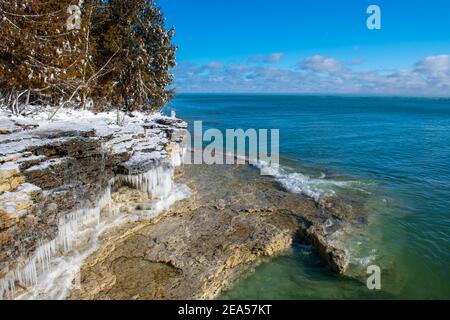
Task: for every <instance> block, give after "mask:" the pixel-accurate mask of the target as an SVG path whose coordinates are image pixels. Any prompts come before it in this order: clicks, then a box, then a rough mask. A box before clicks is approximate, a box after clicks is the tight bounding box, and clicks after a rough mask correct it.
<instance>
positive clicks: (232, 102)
mask: <svg viewBox="0 0 450 320" xmlns="http://www.w3.org/2000/svg"><path fill="white" fill-rule="evenodd" d="M168 108H169V109H171V108H173V109H176V111H177V115H178V116H179V117H181V118H184V119H186V120H187V121H188V122H189V123H190V124H192V122H193V121H194V120H202V121H203V126H204V128H219V129H222V130H224V129H226V128H242V129H248V128H268V129H271V128H279V129H280V153H281V158H282V159H281V164H282V165H283V166H284V170H285V172H286V180H285V181H284V182H285V184H286V185H287V186H288V187H291V188H290V190H292V191H294V192H300V193H311V192H313V193H314V194H316V193H318V194H322V193H321V192H323V194H327V192H328V191H330V190H331V191H332V192H334V193H336V194H337V195H339V196H346V197H352V195H354V196H355V197H358V198H359V199H358V201H361V203H363V208H364V210H366V211H367V212H370V213H371V214H370V219H369V222H368V224H367V225H366V226H365V227H364V228H363V229H362V230H360V232H359V233H358V234H357V235H356V236H354V237H353V238H352V239H351V241H349V242H348V246H349V248H350V250H351V252H352V268H351V272H350V273H351V275H353V276H354V277H355V279H351V278H346V277H340V276H337V275H335V274H333V273H332V272H330V271H329V269H328V268H327V267H326V265H324V263H323V262H322V261H321V260H320V259H319V258H318V256H317V254H316V253H315V252H314V250H312V249H311V248H309V247H305V246H302V245H300V244H296V245H295V246H294V247H293V248H292V250H291V251H290V252H287V253H286V254H284V255H282V256H280V257H277V258H274V259H271V260H268V261H266V262H264V263H262V264H261V265H260V266H258V267H257V268H256V270H255V272H254V273H252V274H250V275H249V276H248V277H247V278H246V279H243V280H242V281H240V282H239V283H238V284H237V285H236V286H235V288H233V289H231V290H230V291H228V292H226V293H225V294H224V295H223V296H222V298H225V299H227V298H234V299H252V298H254V299H260V298H265V299H309V298H314V299H316V298H319V299H321V298H324V299H328V298H335V299H344V298H373V299H378V298H391V299H394V298H413V299H416V298H420V299H428V298H438V299H450V275H449V271H450V166H449V164H450V161H449V160H450V100H448V99H447V100H445V99H416V98H382V97H377V98H369V97H327V96H323V97H319V96H318V97H313V96H284V95H201V94H189V95H179V96H177V98H176V99H175V100H174V101H172V103H171V104H170V106H168ZM369 264H370V265H371V264H377V265H379V266H380V267H381V269H382V290H381V291H379V292H373V291H369V290H368V289H367V288H366V286H365V282H364V276H363V275H364V272H365V268H366V267H367V265H369Z"/></svg>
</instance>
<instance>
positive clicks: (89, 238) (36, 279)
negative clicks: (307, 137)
mask: <svg viewBox="0 0 450 320" xmlns="http://www.w3.org/2000/svg"><path fill="white" fill-rule="evenodd" d="M185 152H186V150H185V148H182V147H179V146H178V148H176V149H175V150H172V152H171V157H170V159H168V161H167V162H165V163H159V164H156V165H155V166H154V167H153V168H151V169H150V170H149V171H147V172H145V173H142V174H137V175H117V176H116V177H115V178H113V179H112V180H111V181H110V182H109V184H108V187H107V188H106V190H105V192H104V194H103V195H102V196H101V197H99V198H98V200H97V201H96V204H95V205H94V206H86V207H85V208H82V209H79V210H75V211H73V212H71V213H69V214H67V215H65V216H64V217H62V218H61V219H60V221H59V226H58V235H57V237H56V238H55V239H53V240H51V241H49V242H46V243H43V244H41V245H40V246H38V248H37V249H36V250H35V252H34V254H33V256H32V257H31V258H29V260H28V261H27V262H26V263H24V264H22V265H20V266H18V267H17V268H16V269H15V270H12V271H10V272H9V273H8V274H7V275H6V276H4V277H3V278H2V279H0V300H3V299H64V298H65V297H66V296H67V294H68V292H69V290H70V288H71V287H72V286H73V281H74V279H75V278H76V275H77V274H79V271H80V268H81V266H82V264H83V261H84V260H85V259H86V258H87V257H88V256H89V255H91V254H92V253H93V252H95V251H96V250H97V248H98V247H99V239H98V237H99V236H100V234H101V233H103V231H105V230H106V229H108V228H111V227H113V226H117V225H120V224H122V223H124V222H127V221H133V220H134V221H135V220H139V219H150V218H153V217H155V216H157V215H159V214H160V213H161V212H162V211H164V210H167V209H168V208H169V207H170V206H171V205H172V204H173V203H175V202H176V201H178V200H181V199H183V198H186V197H187V196H189V195H190V191H189V189H188V188H187V187H186V186H181V185H177V184H175V183H174V181H173V178H174V167H176V166H180V165H182V163H183V159H184V154H185ZM102 166H103V164H102ZM124 183H125V184H127V185H129V186H131V187H133V188H136V189H138V190H140V191H143V192H146V193H147V194H148V195H149V197H150V198H151V199H153V201H152V210H150V212H147V214H144V215H143V216H137V215H136V214H131V215H130V214H125V213H121V212H120V210H119V209H118V208H114V207H112V205H111V191H112V188H113V186H114V185H115V184H124ZM17 285H18V286H20V288H21V290H17V288H16V286H17Z"/></svg>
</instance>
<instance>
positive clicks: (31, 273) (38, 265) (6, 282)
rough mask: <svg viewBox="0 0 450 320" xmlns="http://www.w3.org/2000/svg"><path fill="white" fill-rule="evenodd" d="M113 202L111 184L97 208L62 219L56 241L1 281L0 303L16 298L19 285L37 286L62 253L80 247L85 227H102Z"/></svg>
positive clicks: (35, 253) (46, 245) (98, 202)
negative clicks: (78, 241)
mask: <svg viewBox="0 0 450 320" xmlns="http://www.w3.org/2000/svg"><path fill="white" fill-rule="evenodd" d="M110 203H111V183H110V184H109V186H108V188H107V190H106V192H105V193H104V195H102V196H101V197H100V198H99V200H98V201H97V206H96V207H95V208H91V209H81V210H77V211H74V212H71V213H69V214H67V215H66V216H64V217H62V218H61V219H60V221H59V228H58V236H57V237H56V239H54V240H52V241H49V242H47V243H45V244H41V245H40V246H39V247H38V248H37V249H36V251H35V252H34V254H33V256H32V257H31V258H30V259H29V260H28V261H27V262H26V263H25V264H24V265H23V267H19V268H17V269H16V270H14V271H11V272H9V273H8V274H7V275H6V276H5V277H4V278H3V279H0V300H3V299H8V298H14V296H15V294H16V283H19V284H20V285H21V286H23V287H33V286H36V285H37V284H38V278H39V276H40V275H41V274H43V273H44V272H45V271H47V270H48V269H49V268H50V265H51V261H52V258H53V257H55V256H56V255H57V254H58V252H60V251H61V252H64V253H67V252H69V251H71V250H72V249H73V248H74V246H75V244H76V239H77V236H78V232H79V230H80V229H81V227H83V226H86V225H89V224H93V225H97V224H99V222H100V214H101V211H102V209H103V208H105V207H107V206H110Z"/></svg>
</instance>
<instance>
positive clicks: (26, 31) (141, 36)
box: [0, 0, 176, 112]
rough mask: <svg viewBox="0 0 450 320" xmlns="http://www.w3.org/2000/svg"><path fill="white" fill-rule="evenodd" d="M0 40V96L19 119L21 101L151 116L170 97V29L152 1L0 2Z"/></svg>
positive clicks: (171, 59) (171, 60)
mask: <svg viewBox="0 0 450 320" xmlns="http://www.w3.org/2000/svg"><path fill="white" fill-rule="evenodd" d="M74 5H75V6H77V7H73V6H74ZM78 6H80V7H79V10H80V11H79V12H78V13H76V12H72V11H71V9H69V8H78ZM77 10H78V9H77ZM75 13H76V15H78V14H79V15H80V16H79V18H80V19H78V22H79V24H77V23H75V25H76V28H69V27H68V23H69V22H70V23H73V22H74V21H72V20H71V19H72V16H73V15H74V14H75ZM0 34H1V35H0V72H1V77H0V92H1V94H2V95H3V97H4V98H6V99H4V101H6V104H8V105H9V106H10V107H12V108H13V109H14V110H16V112H17V111H19V110H18V107H19V101H20V99H22V102H23V101H24V100H23V99H24V97H26V99H27V100H28V99H30V97H31V100H32V101H35V102H37V103H48V104H52V105H59V106H60V107H61V106H68V105H72V106H81V107H83V108H86V107H87V105H88V101H93V102H94V103H95V106H96V109H97V110H99V109H105V108H111V107H117V106H123V107H124V109H125V110H129V111H132V110H145V111H154V110H158V109H159V108H161V107H162V106H163V105H164V104H165V103H166V102H167V101H168V99H169V98H170V97H171V95H172V91H171V90H169V89H167V87H168V86H169V85H170V84H171V83H172V76H171V75H170V73H169V70H170V68H171V67H174V66H175V51H176V50H175V47H174V46H173V45H172V43H171V41H172V37H173V29H170V30H168V29H166V28H165V23H164V17H163V15H162V13H161V11H160V9H159V8H158V7H157V6H156V4H155V3H154V1H150V0H133V1H132V0H109V1H103V0H84V1H75V0H72V1H70V0H46V1H39V0H22V1H20V0H8V1H5V0H0ZM24 104H26V103H24Z"/></svg>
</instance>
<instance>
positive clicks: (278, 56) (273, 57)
mask: <svg viewBox="0 0 450 320" xmlns="http://www.w3.org/2000/svg"><path fill="white" fill-rule="evenodd" d="M283 57H284V53H273V54H269V55H259V56H253V57H250V58H249V59H248V61H249V62H250V63H276V62H278V61H281V60H282V59H283Z"/></svg>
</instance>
